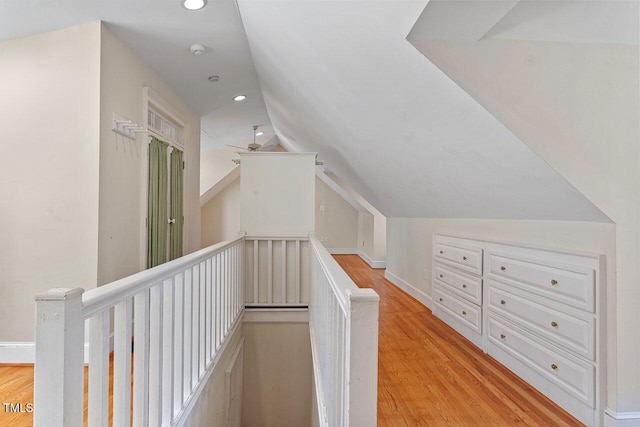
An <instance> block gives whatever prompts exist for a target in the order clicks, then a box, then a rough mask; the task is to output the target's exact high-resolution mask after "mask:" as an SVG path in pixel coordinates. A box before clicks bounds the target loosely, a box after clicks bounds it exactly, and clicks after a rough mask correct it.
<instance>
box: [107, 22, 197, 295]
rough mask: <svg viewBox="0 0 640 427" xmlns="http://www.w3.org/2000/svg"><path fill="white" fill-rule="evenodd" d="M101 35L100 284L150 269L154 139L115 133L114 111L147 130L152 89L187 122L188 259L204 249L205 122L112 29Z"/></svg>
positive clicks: (143, 135) (186, 228)
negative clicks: (202, 179) (147, 220)
mask: <svg viewBox="0 0 640 427" xmlns="http://www.w3.org/2000/svg"><path fill="white" fill-rule="evenodd" d="M101 30H102V38H101V64H100V217H99V218H100V227H99V230H100V231H99V252H98V253H99V258H98V282H99V284H105V283H109V282H112V281H114V280H116V279H119V278H122V277H125V276H128V275H130V274H133V273H136V272H138V271H140V270H142V269H144V268H145V265H146V253H145V251H144V248H145V244H146V225H145V218H146V197H147V176H146V174H147V156H148V137H147V136H146V135H145V134H139V136H138V138H137V140H136V141H132V140H130V139H127V138H125V137H123V136H120V135H118V134H116V133H114V132H113V131H112V130H111V120H112V114H113V112H116V113H118V114H119V115H120V116H123V117H126V118H127V119H129V120H132V121H134V122H135V123H138V124H139V125H141V126H145V125H146V120H147V115H146V105H145V104H146V101H145V100H144V99H143V87H145V86H147V87H149V88H150V89H152V90H153V92H155V94H157V96H159V97H161V98H162V100H164V101H165V102H166V103H167V104H168V105H169V106H170V107H172V109H173V110H174V111H172V112H173V113H175V114H176V115H178V116H179V117H180V119H181V120H183V121H184V122H185V129H184V135H185V141H184V145H185V147H184V158H185V161H186V168H185V176H184V181H185V183H184V184H185V187H184V188H185V191H184V205H185V211H184V212H185V228H184V233H185V247H184V249H185V251H184V253H185V254H187V253H189V252H192V251H194V250H197V249H200V191H199V182H200V176H199V170H200V158H199V156H200V117H199V116H198V115H197V114H196V113H195V112H194V111H193V110H192V109H191V108H190V107H189V106H188V105H186V104H185V103H184V101H182V100H181V99H180V98H179V97H178V96H177V95H176V94H175V93H174V92H173V90H172V89H171V88H170V87H169V86H167V84H166V83H165V82H164V81H162V79H161V78H160V77H159V76H158V75H157V74H156V73H155V72H154V71H153V70H152V69H151V68H149V67H148V66H147V65H146V64H144V63H143V62H142V61H141V60H140V59H139V58H138V57H137V56H135V54H134V53H133V52H132V51H131V50H130V49H129V48H128V47H126V46H125V45H124V44H123V43H122V42H121V41H120V40H119V39H117V38H116V37H115V36H114V35H113V33H112V32H111V31H110V30H109V29H108V27H107V26H106V25H104V24H103V25H101Z"/></svg>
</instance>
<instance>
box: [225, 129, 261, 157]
mask: <svg viewBox="0 0 640 427" xmlns="http://www.w3.org/2000/svg"><path fill="white" fill-rule="evenodd" d="M257 130H258V125H254V126H253V143H251V144H248V145H247V146H246V147H238V146H237V145H231V144H225V145H226V146H227V147H233V148H239V149H240V150H247V151H258V149H259V148H260V147H262V145H260V144H256V131H257ZM261 135H262V133H261Z"/></svg>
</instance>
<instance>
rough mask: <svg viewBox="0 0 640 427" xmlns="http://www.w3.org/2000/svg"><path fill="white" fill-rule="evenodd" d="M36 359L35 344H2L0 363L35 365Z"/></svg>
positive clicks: (0, 346) (0, 347)
mask: <svg viewBox="0 0 640 427" xmlns="http://www.w3.org/2000/svg"><path fill="white" fill-rule="evenodd" d="M35 359H36V345H35V343H33V342H0V363H34V362H35Z"/></svg>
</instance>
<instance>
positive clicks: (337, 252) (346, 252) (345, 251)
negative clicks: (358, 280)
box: [327, 248, 358, 255]
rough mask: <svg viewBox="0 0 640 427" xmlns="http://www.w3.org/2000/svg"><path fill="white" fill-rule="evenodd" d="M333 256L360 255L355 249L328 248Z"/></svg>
mask: <svg viewBox="0 0 640 427" xmlns="http://www.w3.org/2000/svg"><path fill="white" fill-rule="evenodd" d="M327 252H329V253H330V254H331V255H358V250H357V249H353V248H327Z"/></svg>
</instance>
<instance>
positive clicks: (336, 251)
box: [327, 248, 387, 268]
mask: <svg viewBox="0 0 640 427" xmlns="http://www.w3.org/2000/svg"><path fill="white" fill-rule="evenodd" d="M327 251H328V252H329V253H330V254H332V255H358V256H359V257H360V258H362V259H363V261H364V262H366V263H367V264H369V267H371V268H386V267H387V262H386V261H376V260H373V259H371V258H369V256H368V255H367V254H365V253H364V252H362V251H360V250H358V249H353V248H327Z"/></svg>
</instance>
